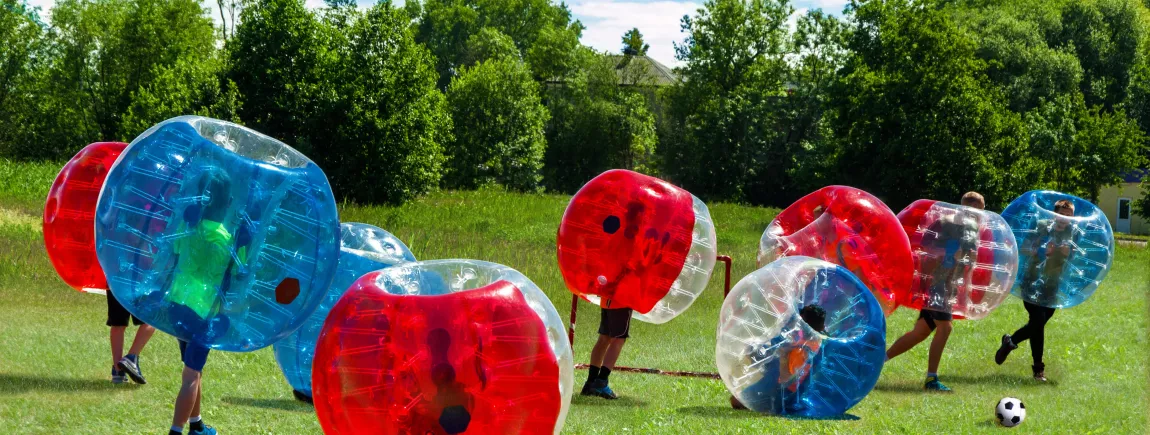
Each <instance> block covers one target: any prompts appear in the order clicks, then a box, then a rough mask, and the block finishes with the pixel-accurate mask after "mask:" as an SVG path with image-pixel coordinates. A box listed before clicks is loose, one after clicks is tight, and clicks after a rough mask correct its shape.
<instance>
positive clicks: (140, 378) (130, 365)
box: [116, 357, 148, 385]
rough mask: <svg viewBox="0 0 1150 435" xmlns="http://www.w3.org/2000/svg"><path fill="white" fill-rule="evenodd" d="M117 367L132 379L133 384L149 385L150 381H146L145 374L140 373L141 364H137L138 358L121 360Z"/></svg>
mask: <svg viewBox="0 0 1150 435" xmlns="http://www.w3.org/2000/svg"><path fill="white" fill-rule="evenodd" d="M137 358H139V357H137ZM116 367H119V368H120V370H123V371H124V374H126V375H128V377H129V378H132V382H135V383H137V384H140V385H143V384H146V383H148V381H147V380H146V379H144V372H142V371H140V363H139V362H137V359H136V358H129V357H123V358H120V362H118V363H116Z"/></svg>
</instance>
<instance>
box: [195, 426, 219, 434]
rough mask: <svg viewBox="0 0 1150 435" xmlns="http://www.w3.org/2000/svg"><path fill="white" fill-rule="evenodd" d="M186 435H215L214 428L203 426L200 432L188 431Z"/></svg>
mask: <svg viewBox="0 0 1150 435" xmlns="http://www.w3.org/2000/svg"><path fill="white" fill-rule="evenodd" d="M188 435H216V428H214V427H211V426H208V425H206V424H205V425H204V428H203V429H201V430H189V431H188Z"/></svg>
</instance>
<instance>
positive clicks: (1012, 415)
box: [994, 397, 1026, 427]
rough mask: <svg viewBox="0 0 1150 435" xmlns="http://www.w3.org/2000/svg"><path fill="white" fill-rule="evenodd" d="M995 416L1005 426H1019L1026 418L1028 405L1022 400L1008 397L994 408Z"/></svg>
mask: <svg viewBox="0 0 1150 435" xmlns="http://www.w3.org/2000/svg"><path fill="white" fill-rule="evenodd" d="M994 416H995V417H996V418H998V423H999V424H1001V425H1003V426H1006V427H1015V426H1018V425H1020V424H1022V420H1025V419H1026V405H1023V404H1022V401H1021V400H1018V399H1015V398H1013V397H1007V398H1005V399H1002V400H999V401H998V406H996V407H995V408H994Z"/></svg>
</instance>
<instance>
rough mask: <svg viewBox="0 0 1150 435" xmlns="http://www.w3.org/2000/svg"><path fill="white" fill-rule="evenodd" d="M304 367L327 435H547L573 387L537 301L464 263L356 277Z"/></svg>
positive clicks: (518, 280)
mask: <svg viewBox="0 0 1150 435" xmlns="http://www.w3.org/2000/svg"><path fill="white" fill-rule="evenodd" d="M314 367H315V370H314V373H313V375H312V376H313V389H314V392H315V396H314V397H315V409H316V414H317V415H318V416H319V421H320V425H321V426H322V427H323V430H324V432H325V433H328V434H336V433H338V434H373V435H374V434H458V433H476V434H558V433H559V431H560V430H561V429H562V428H563V422H564V420H565V418H566V415H567V411H568V409H569V407H570V403H571V392H572V388H573V384H574V360H573V358H572V355H571V347H570V345H569V344H568V343H567V337H566V336H565V334H564V330H563V321H562V320H561V319H560V318H559V313H558V312H557V311H555V307H554V306H552V305H551V302H550V301H549V300H548V299H547V296H546V295H544V294H543V292H542V291H541V290H539V287H537V286H536V285H535V284H534V283H532V282H531V281H530V280H528V279H527V277H525V276H523V275H522V274H520V273H519V272H516V271H515V270H513V269H511V268H508V267H506V266H502V265H499V264H494V263H487V262H481V261H474V260H436V261H423V262H416V263H404V264H399V265H396V266H392V267H389V268H387V269H383V270H381V271H376V272H371V273H369V274H367V275H364V276H363V277H362V278H360V279H359V280H358V281H356V282H355V284H353V285H352V287H351V289H349V290H348V291H347V293H346V294H345V295H344V296H343V298H342V299H340V301H339V303H337V304H336V305H335V307H334V308H332V311H331V314H330V315H328V319H327V322H326V323H325V324H324V327H323V332H322V334H321V335H320V339H319V344H318V346H317V350H316V357H315V362H314Z"/></svg>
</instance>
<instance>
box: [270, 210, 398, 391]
mask: <svg viewBox="0 0 1150 435" xmlns="http://www.w3.org/2000/svg"><path fill="white" fill-rule="evenodd" d="M339 229H340V250H339V266H338V267H337V268H336V272H335V279H333V280H332V282H331V286H330V287H328V289H327V294H326V295H325V297H324V299H323V301H322V302H320V304H319V308H317V309H316V310H315V312H314V313H312V315H311V317H308V319H307V322H305V323H304V325H303V326H302V327H300V328H299V329H297V330H296V331H295V332H293V333H292V334H291V335H289V336H287V338H285V339H283V340H280V341H279V342H277V343H276V344H275V345H274V346H273V348H274V349H275V355H276V362H277V363H279V366H280V370H282V371H283V374H284V377H285V378H287V381H288V384H291V387H292V389H294V390H296V391H299V392H301V393H304V394H306V395H308V396H311V362H312V359H313V358H315V343H316V340H319V333H320V331H322V330H323V323H324V321H325V320H326V319H327V315H328V313H330V312H331V307H333V306H335V303H336V302H339V298H340V297H343V294H344V293H345V292H346V291H347V289H348V287H351V285H352V283H354V282H355V280H357V279H359V277H361V276H363V275H364V274H366V273H368V272H371V271H374V270H379V269H383V268H386V267H390V266H394V265H396V264H399V263H406V262H412V261H415V255H413V254H412V253H411V250H410V249H408V248H407V245H404V244H403V242H401V241H400V240H399V239H397V238H396V237H395V236H393V235H392V234H391V233H389V232H387V231H384V230H382V229H380V228H378V227H375V226H372V225H368V224H361V223H344V224H341V225H340V228H339Z"/></svg>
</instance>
